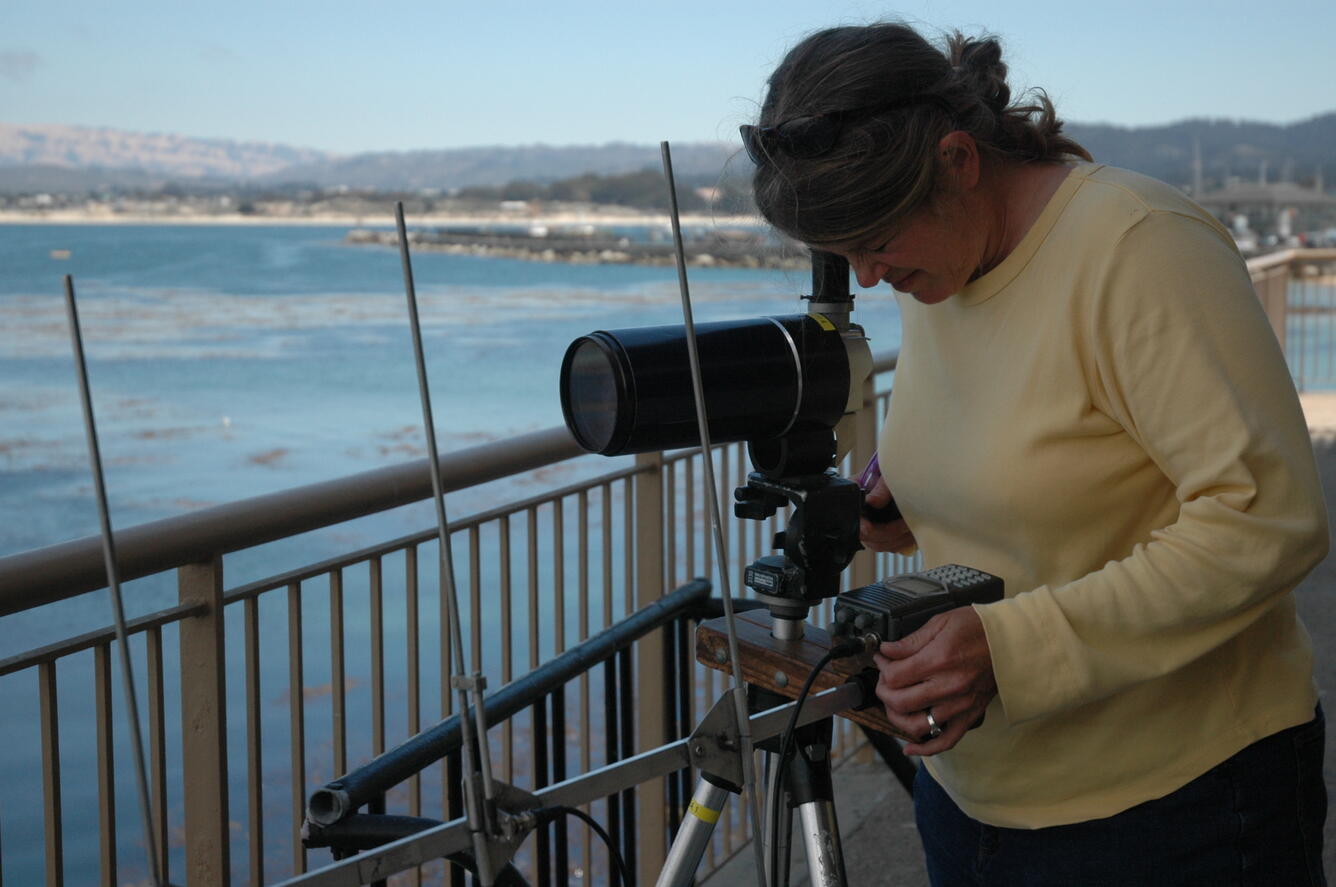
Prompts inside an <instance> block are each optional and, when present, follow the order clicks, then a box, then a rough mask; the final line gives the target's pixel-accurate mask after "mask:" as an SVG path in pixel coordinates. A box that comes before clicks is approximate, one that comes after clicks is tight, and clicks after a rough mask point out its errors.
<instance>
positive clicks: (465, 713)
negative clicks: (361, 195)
mask: <svg viewBox="0 0 1336 887" xmlns="http://www.w3.org/2000/svg"><path fill="white" fill-rule="evenodd" d="M394 221H395V224H396V226H397V227H398V232H399V257H400V258H401V259H402V260H403V266H404V290H405V292H406V293H407V295H408V320H409V325H410V326H411V328H412V330H413V358H414V360H415V361H416V363H417V376H418V393H419V394H420V395H421V397H422V423H423V425H424V426H425V427H426V430H427V464H428V466H429V467H430V469H431V489H432V498H433V499H434V500H435V502H436V528H437V534H438V537H439V543H440V551H441V564H440V572H441V574H440V581H441V594H442V595H443V596H444V597H445V600H446V620H447V622H448V623H449V632H450V648H451V653H452V656H453V659H454V663H453V667H452V669H451V673H450V676H449V677H450V686H451V687H452V688H453V689H454V690H455V691H456V697H457V699H458V705H459V727H460V736H461V738H462V739H463V769H464V810H465V813H466V815H467V816H468V824H469V833H470V834H471V835H472V838H473V855H474V857H475V860H476V862H477V866H478V871H477V875H478V880H479V881H480V882H481V883H482V884H483V885H484V887H491V885H492V884H493V883H494V882H495V880H496V875H495V872H494V871H493V867H492V859H491V853H490V851H489V845H488V840H487V839H488V837H489V836H490V835H492V834H494V833H495V829H494V828H493V825H494V823H493V822H492V816H491V814H492V811H493V810H494V809H495V800H494V799H495V797H496V791H495V788H494V786H493V784H492V767H491V760H490V757H489V756H488V754H487V751H486V749H487V723H486V719H487V712H486V710H485V709H484V708H483V690H484V688H485V687H486V686H487V684H486V680H485V679H484V678H483V676H482V674H481V673H480V672H475V673H473V674H471V675H468V676H465V674H464V640H463V635H462V632H461V631H460V628H459V602H458V599H457V597H456V595H455V563H454V555H453V553H452V550H451V547H450V533H449V530H448V529H447V527H448V524H447V522H446V517H445V491H444V490H443V489H442V488H441V463H440V455H439V453H438V451H437V449H436V426H435V425H434V424H433V422H432V417H431V392H430V390H429V389H428V387H427V362H426V359H425V357H424V356H423V352H422V324H421V321H420V320H419V319H418V305H417V291H416V289H415V288H414V286H413V264H412V261H411V260H410V259H409V255H408V230H407V226H405V224H404V204H403V201H398V202H396V203H395V205H394ZM474 618H477V616H476V615H475V617H474ZM470 694H472V696H473V702H474V715H476V718H475V719H474V720H473V723H475V724H476V725H477V733H476V734H475V733H474V732H473V729H472V728H471V725H470V715H469V695H470ZM480 790H481V793H482V797H479V791H480Z"/></svg>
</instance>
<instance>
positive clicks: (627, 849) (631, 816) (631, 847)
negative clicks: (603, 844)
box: [617, 648, 636, 872]
mask: <svg viewBox="0 0 1336 887" xmlns="http://www.w3.org/2000/svg"><path fill="white" fill-rule="evenodd" d="M617 671H618V678H617V689H618V691H619V696H620V703H619V704H620V707H621V711H620V714H621V718H622V726H621V729H620V730H618V731H617V735H618V737H619V738H620V739H621V743H622V760H625V759H627V758H629V757H631V756H633V755H634V754H635V753H636V728H635V698H634V695H633V691H634V690H635V681H634V680H633V679H632V677H631V650H630V648H623V649H621V650H619V651H618V652H617ZM622 859H623V860H624V861H625V862H626V870H627V871H628V872H633V871H635V870H636V790H635V787H634V786H629V787H627V788H625V789H623V790H622Z"/></svg>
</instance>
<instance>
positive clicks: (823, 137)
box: [738, 96, 951, 166]
mask: <svg viewBox="0 0 1336 887" xmlns="http://www.w3.org/2000/svg"><path fill="white" fill-rule="evenodd" d="M922 102H932V103H935V104H939V105H941V106H942V107H943V108H945V109H946V110H947V112H948V113H949V112H950V110H951V108H950V106H949V105H947V103H946V101H945V100H943V99H941V98H939V97H938V96H912V97H910V98H904V99H898V100H896V101H894V102H887V103H885V104H881V105H866V106H864V107H861V108H846V109H844V110H842V111H827V112H826V113H824V114H809V115H805V116H802V117H792V118H790V119H788V120H785V121H784V122H783V123H777V124H775V125H774V126H753V125H751V124H744V125H742V126H740V127H738V132H740V133H741V134H742V145H743V147H744V148H746V149H747V156H748V157H750V158H751V160H752V163H755V164H756V165H757V166H760V165H762V164H764V163H767V162H769V160H770V159H771V158H772V157H773V156H774V155H775V152H776V151H783V152H784V153H785V154H787V155H788V156H790V157H793V158H795V159H798V160H811V159H812V158H814V157H820V156H821V155H823V154H826V153H828V152H829V151H830V150H831V149H832V148H834V147H835V143H836V142H838V141H839V140H840V134H841V133H842V132H843V131H844V125H845V124H846V123H849V122H851V121H855V120H861V119H863V118H865V117H871V116H872V115H873V114H880V113H881V112H883V111H890V110H893V109H895V108H903V107H906V106H908V105H917V104H920V103H922Z"/></svg>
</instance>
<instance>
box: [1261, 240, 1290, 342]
mask: <svg viewBox="0 0 1336 887" xmlns="http://www.w3.org/2000/svg"><path fill="white" fill-rule="evenodd" d="M1289 284H1290V265H1289V263H1288V262H1287V263H1285V264H1283V265H1277V266H1275V267H1274V268H1267V269H1266V270H1265V271H1261V272H1258V273H1256V274H1254V276H1253V289H1254V290H1255V291H1256V292H1257V298H1258V299H1259V300H1260V301H1261V303H1262V309H1263V310H1264V311H1266V316H1267V318H1268V319H1269V320H1270V321H1271V329H1272V330H1274V331H1275V334H1276V339H1277V340H1279V342H1280V350H1281V351H1282V352H1284V350H1285V323H1286V320H1287V316H1286V315H1287V314H1288V310H1287V309H1288V308H1289Z"/></svg>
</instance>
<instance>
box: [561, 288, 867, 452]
mask: <svg viewBox="0 0 1336 887" xmlns="http://www.w3.org/2000/svg"><path fill="white" fill-rule="evenodd" d="M696 334H697V336H696V338H697V345H698V349H699V353H700V367H701V384H702V387H703V388H704V391H705V412H706V415H707V416H708V417H709V422H710V437H711V439H712V440H714V441H715V442H718V443H723V442H726V441H734V440H764V439H769V438H772V437H776V436H779V435H786V434H789V433H790V432H797V431H802V430H809V429H830V428H834V427H835V423H836V422H837V421H839V418H840V415H841V414H842V413H843V411H844V405H845V403H846V402H847V400H848V395H849V358H848V354H847V353H846V351H845V346H844V340H843V338H842V337H841V335H840V333H839V331H838V330H836V329H835V327H833V326H831V325H830V324H829V323H826V324H824V325H823V324H822V323H820V322H818V321H817V320H815V319H814V318H813V317H811V316H808V315H801V314H800V315H787V316H783V317H762V318H750V319H745V320H732V321H718V322H714V323H707V324H699V325H698V326H697V327H696ZM693 388H694V383H693V381H692V374H691V368H690V362H689V358H688V348H687V342H686V336H685V332H684V329H683V328H682V327H681V326H658V327H640V328H637V329H627V330H600V331H598V332H594V333H591V334H589V335H587V336H581V337H580V338H579V339H577V340H575V341H574V342H572V343H571V345H570V347H569V348H568V349H567V351H566V356H565V359H564V360H563V361H562V367H561V408H562V412H563V413H564V414H565V418H566V427H567V428H569V429H570V431H571V434H572V435H573V436H574V437H575V439H576V441H577V442H578V443H579V444H580V445H581V446H582V447H584V448H585V449H586V450H589V451H590V452H594V453H602V454H603V455H605V456H618V455H622V454H625V453H644V452H649V451H651V450H664V449H675V448H677V447H687V446H695V445H696V444H698V443H699V442H700V432H699V430H698V428H697V425H696V407H695V400H694V396H693ZM823 468H824V464H823Z"/></svg>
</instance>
